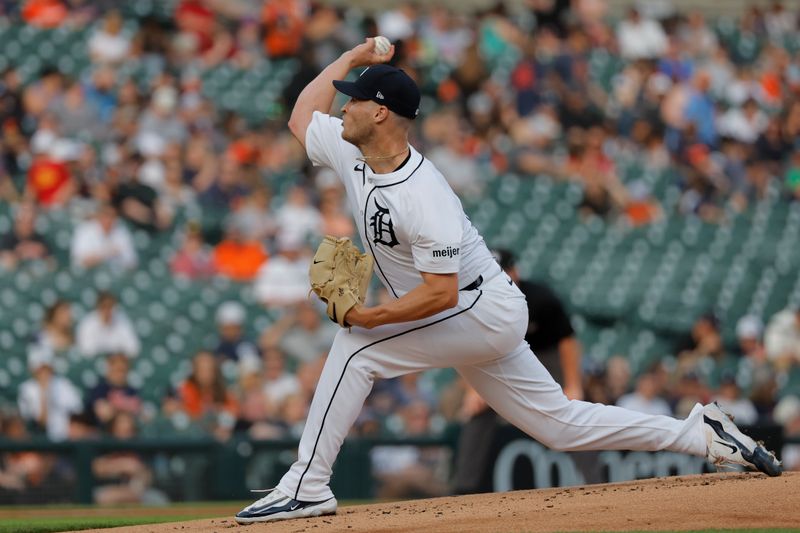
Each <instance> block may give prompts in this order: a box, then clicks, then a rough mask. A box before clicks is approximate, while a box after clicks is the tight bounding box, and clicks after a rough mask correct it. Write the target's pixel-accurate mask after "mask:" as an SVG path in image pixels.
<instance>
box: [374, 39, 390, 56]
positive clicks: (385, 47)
mask: <svg viewBox="0 0 800 533" xmlns="http://www.w3.org/2000/svg"><path fill="white" fill-rule="evenodd" d="M391 48H392V43H391V42H390V41H389V39H387V38H386V37H384V36H383V35H378V36H377V37H375V53H376V54H378V55H379V56H382V55H386V54H388V53H389V50H391Z"/></svg>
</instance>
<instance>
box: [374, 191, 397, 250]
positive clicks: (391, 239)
mask: <svg viewBox="0 0 800 533" xmlns="http://www.w3.org/2000/svg"><path fill="white" fill-rule="evenodd" d="M369 227H371V228H372V242H374V243H375V244H383V245H386V246H388V247H389V248H391V247H393V246H396V245H398V244H400V242H399V241H398V240H397V236H396V235H395V234H394V225H393V224H392V217H391V216H390V215H389V210H388V209H386V208H385V207H383V206H382V205H381V204H379V203H378V200H377V199H376V200H375V214H373V215H372V216H371V217H369Z"/></svg>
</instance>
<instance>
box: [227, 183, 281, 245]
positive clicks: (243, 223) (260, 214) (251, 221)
mask: <svg viewBox="0 0 800 533" xmlns="http://www.w3.org/2000/svg"><path fill="white" fill-rule="evenodd" d="M271 200H272V197H271V194H270V192H269V189H267V188H266V187H257V188H255V189H253V192H252V193H251V194H249V195H248V196H247V197H245V198H244V199H243V202H242V205H241V206H239V207H238V208H237V209H236V212H235V213H234V214H233V220H235V223H236V224H237V225H238V226H239V227H240V228H241V229H242V232H243V233H244V234H245V235H246V236H247V239H248V240H254V241H260V242H267V241H269V240H270V239H271V238H272V237H273V236H274V234H275V230H276V227H275V220H274V218H273V216H272V212H271V210H270V202H271Z"/></svg>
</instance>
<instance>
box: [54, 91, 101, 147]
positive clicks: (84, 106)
mask: <svg viewBox="0 0 800 533" xmlns="http://www.w3.org/2000/svg"><path fill="white" fill-rule="evenodd" d="M48 111H49V112H50V113H52V114H53V116H54V117H55V119H56V121H57V124H58V125H59V132H60V133H61V134H62V135H63V136H64V137H66V138H68V139H79V138H84V139H85V140H87V141H100V140H104V139H105V138H106V135H107V134H108V131H107V130H106V129H105V128H104V127H103V124H102V120H101V118H100V110H99V109H98V108H97V107H96V106H95V105H93V102H90V101H87V100H86V91H85V90H84V87H83V84H81V82H79V81H73V82H71V83H69V84H68V85H67V87H66V89H65V90H64V92H63V94H60V95H58V96H56V97H55V98H54V99H53V101H52V102H51V103H50V106H49V107H48Z"/></svg>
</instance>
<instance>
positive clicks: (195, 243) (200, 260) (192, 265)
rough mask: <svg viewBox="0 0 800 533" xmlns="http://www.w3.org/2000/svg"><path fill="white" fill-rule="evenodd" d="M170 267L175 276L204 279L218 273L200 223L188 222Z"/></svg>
mask: <svg viewBox="0 0 800 533" xmlns="http://www.w3.org/2000/svg"><path fill="white" fill-rule="evenodd" d="M169 264H170V269H171V270H172V273H173V274H174V275H175V276H178V277H183V278H188V279H204V278H208V277H211V276H213V275H214V274H215V273H216V268H215V266H214V260H213V257H212V254H211V248H210V247H209V246H208V245H207V244H206V243H205V241H204V240H203V232H202V230H201V228H200V225H199V224H198V223H194V222H190V223H188V224H186V229H185V230H184V234H183V239H182V241H181V247H180V248H179V249H178V250H177V251H176V252H175V255H173V256H172V259H171V260H170V263H169Z"/></svg>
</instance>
